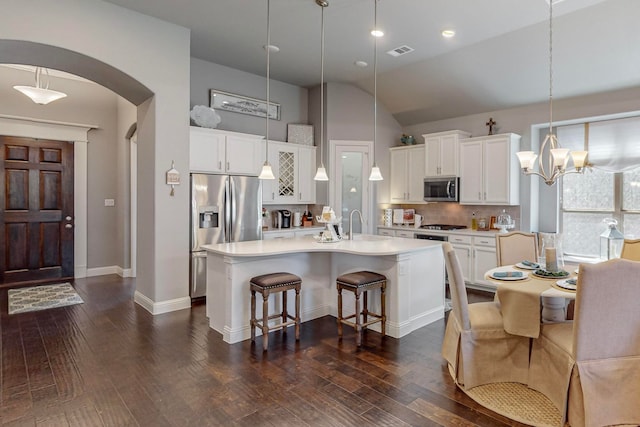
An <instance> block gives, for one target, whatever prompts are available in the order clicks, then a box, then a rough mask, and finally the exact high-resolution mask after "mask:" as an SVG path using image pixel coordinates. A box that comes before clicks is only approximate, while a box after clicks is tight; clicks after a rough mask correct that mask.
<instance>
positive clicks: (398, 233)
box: [396, 231, 413, 239]
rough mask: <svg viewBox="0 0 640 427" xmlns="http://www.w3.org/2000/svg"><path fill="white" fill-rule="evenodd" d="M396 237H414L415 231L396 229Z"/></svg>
mask: <svg viewBox="0 0 640 427" xmlns="http://www.w3.org/2000/svg"><path fill="white" fill-rule="evenodd" d="M396 237H405V238H407V239H413V231H396Z"/></svg>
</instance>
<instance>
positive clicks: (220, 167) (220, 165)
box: [218, 160, 222, 169]
mask: <svg viewBox="0 0 640 427" xmlns="http://www.w3.org/2000/svg"><path fill="white" fill-rule="evenodd" d="M218 169H222V160H218Z"/></svg>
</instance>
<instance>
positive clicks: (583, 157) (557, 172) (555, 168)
mask: <svg viewBox="0 0 640 427" xmlns="http://www.w3.org/2000/svg"><path fill="white" fill-rule="evenodd" d="M553 3H554V0H550V1H549V133H548V134H547V136H546V137H545V138H544V141H543V142H542V145H541V146H540V156H539V157H538V155H537V154H535V153H534V152H533V151H520V152H518V153H516V155H517V156H518V160H520V168H521V169H522V173H523V174H525V175H538V176H539V177H540V178H542V180H543V181H544V183H545V184H547V185H548V186H552V185H553V184H555V183H556V181H557V180H558V179H559V178H560V177H561V176H563V175H566V174H570V173H583V172H584V169H585V166H586V165H587V155H588V153H587V151H573V152H570V151H569V149H568V148H562V147H560V143H559V142H558V137H557V136H556V135H554V134H553ZM544 153H547V158H546V164H547V167H546V168H545V160H543V155H544ZM569 155H571V157H572V159H573V166H574V168H575V169H574V170H567V169H566V167H567V163H568V162H569ZM536 157H538V172H536V171H534V169H533V168H534V165H535V160H536Z"/></svg>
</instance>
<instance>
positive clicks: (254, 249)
mask: <svg viewBox="0 0 640 427" xmlns="http://www.w3.org/2000/svg"><path fill="white" fill-rule="evenodd" d="M440 246H441V242H434V241H431V240H418V239H404V238H400V237H390V236H378V235H373V234H356V235H355V240H340V241H338V242H335V243H334V242H332V243H320V242H317V241H316V240H315V239H314V238H313V237H312V236H305V237H296V238H291V239H277V240H251V241H246V242H235V243H219V244H216V245H203V246H202V248H203V249H205V250H207V251H208V252H213V253H217V254H221V255H229V256H238V257H255V256H269V255H280V254H287V253H297V252H344V253H350V254H355V255H398V254H401V253H407V252H416V251H423V250H431V249H438V250H440Z"/></svg>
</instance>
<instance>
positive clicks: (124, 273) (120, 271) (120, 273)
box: [117, 266, 136, 277]
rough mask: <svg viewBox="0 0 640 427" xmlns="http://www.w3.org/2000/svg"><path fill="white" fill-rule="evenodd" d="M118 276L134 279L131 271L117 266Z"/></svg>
mask: <svg viewBox="0 0 640 427" xmlns="http://www.w3.org/2000/svg"><path fill="white" fill-rule="evenodd" d="M117 274H118V276H120V277H136V276H134V275H133V272H132V271H131V269H130V268H122V267H120V266H118V273H117Z"/></svg>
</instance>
